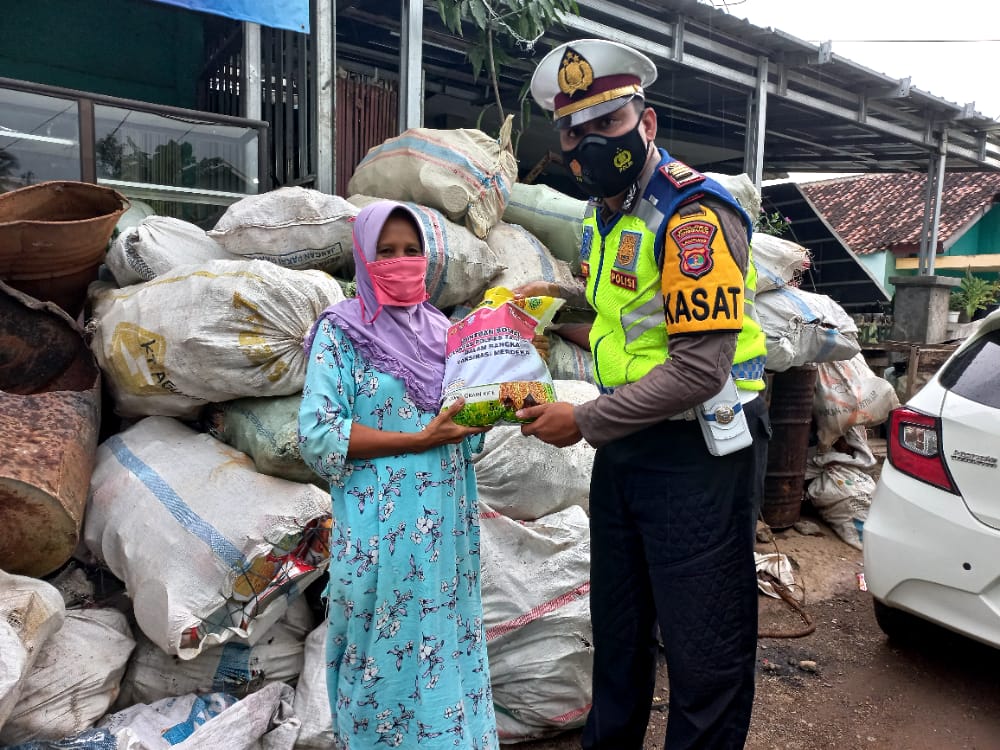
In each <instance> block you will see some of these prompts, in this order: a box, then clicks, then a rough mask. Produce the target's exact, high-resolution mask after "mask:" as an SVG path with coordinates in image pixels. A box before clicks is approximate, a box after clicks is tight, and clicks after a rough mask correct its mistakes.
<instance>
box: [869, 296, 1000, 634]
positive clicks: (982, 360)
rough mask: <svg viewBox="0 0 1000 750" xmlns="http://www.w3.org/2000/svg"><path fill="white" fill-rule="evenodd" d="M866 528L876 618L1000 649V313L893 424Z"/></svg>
mask: <svg viewBox="0 0 1000 750" xmlns="http://www.w3.org/2000/svg"><path fill="white" fill-rule="evenodd" d="M886 442H887V449H888V454H887V460H886V463H885V466H884V467H883V469H882V474H881V477H880V478H879V481H878V485H877V487H876V490H875V495H874V497H873V499H872V505H871V510H870V512H869V515H868V520H867V521H866V522H865V525H864V561H865V580H866V583H867V584H868V590H869V591H870V592H871V594H872V596H873V597H874V605H875V617H876V619H877V620H878V624H879V626H880V627H881V628H882V630H883V631H885V633H886V634H887V635H889V636H890V637H893V636H896V637H902V638H905V637H906V636H907V635H908V634H909V633H910V631H911V630H912V626H913V624H914V620H913V618H912V615H917V616H918V617H920V618H923V619H925V620H930V621H931V622H934V623H937V624H938V625H942V626H944V627H945V628H948V629H950V630H954V631H956V632H958V633H962V634H963V635H966V636H969V637H971V638H974V639H976V640H978V641H982V642H984V643H987V644H989V645H991V646H995V647H998V648H1000V466H998V465H997V464H998V458H1000V311H997V312H994V313H992V314H991V315H990V316H989V317H987V318H986V319H985V320H984V321H983V322H982V324H981V326H980V327H979V329H978V330H977V331H976V333H975V334H974V335H972V336H970V337H969V338H968V339H967V340H965V341H964V342H962V344H961V346H959V348H958V349H956V350H955V352H954V353H953V354H952V355H951V357H949V359H948V361H947V362H945V364H944V365H943V366H942V367H941V368H940V369H939V370H938V372H937V373H936V375H935V376H934V378H933V379H932V380H931V381H930V382H929V383H927V385H925V386H924V387H923V388H922V389H921V390H920V391H919V392H918V393H917V394H916V395H914V396H913V398H911V399H910V400H909V401H908V402H907V403H906V404H905V405H904V406H902V407H900V408H898V409H895V410H894V411H893V412H892V413H891V415H890V417H889V425H888V434H887V441H886Z"/></svg>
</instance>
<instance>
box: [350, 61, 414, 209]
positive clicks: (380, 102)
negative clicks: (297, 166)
mask: <svg viewBox="0 0 1000 750" xmlns="http://www.w3.org/2000/svg"><path fill="white" fill-rule="evenodd" d="M398 122H399V92H398V90H397V85H396V83H395V82H394V81H385V80H381V79H375V78H372V77H369V76H364V75H360V74H356V73H342V74H341V75H340V76H338V78H337V194H338V195H342V196H344V197H347V182H348V180H350V179H351V175H352V174H354V168H355V167H356V166H358V163H359V162H360V161H361V160H362V159H363V158H364V157H365V154H367V153H368V149H370V148H372V147H373V146H377V145H379V144H380V143H382V141H384V140H386V139H387V138H392V137H393V136H395V135H397V134H398Z"/></svg>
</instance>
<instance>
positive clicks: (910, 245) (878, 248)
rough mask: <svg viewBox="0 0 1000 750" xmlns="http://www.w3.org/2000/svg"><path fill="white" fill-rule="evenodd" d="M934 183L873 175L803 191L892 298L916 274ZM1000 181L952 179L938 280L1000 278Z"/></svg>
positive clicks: (941, 229)
mask: <svg viewBox="0 0 1000 750" xmlns="http://www.w3.org/2000/svg"><path fill="white" fill-rule="evenodd" d="M926 185H927V177H926V175H925V174H921V173H913V172H907V173H892V174H869V175H859V176H853V177H842V178H839V179H833V180H824V181H820V182H811V183H805V184H802V185H800V189H801V191H802V193H803V195H804V196H805V197H806V199H807V200H808V202H809V203H810V204H811V205H812V207H813V209H814V210H815V211H816V213H817V214H818V215H819V217H820V218H821V219H822V220H823V221H824V222H825V223H826V225H827V226H828V227H829V228H830V229H831V230H832V231H833V233H834V234H835V235H836V236H837V237H838V238H839V239H840V241H841V242H842V243H843V244H844V245H845V246H846V247H847V248H849V249H850V250H851V251H852V252H853V253H854V254H855V255H856V256H859V257H858V260H859V262H861V263H862V264H863V265H865V267H866V268H867V269H868V271H869V272H870V274H871V275H872V276H873V277H874V278H876V279H880V280H881V281H882V283H883V286H884V287H885V288H886V289H887V290H888V289H889V284H888V280H889V278H890V277H892V276H895V275H906V274H908V273H912V272H915V271H916V268H917V255H918V253H919V251H920V237H921V234H922V231H923V221H924V205H925V201H926ZM998 202H1000V173H996V172H953V173H947V174H946V175H945V183H944V189H943V191H942V196H941V216H940V221H939V225H938V235H937V254H936V255H935V262H934V267H935V273H938V274H943V275H962V274H964V273H965V270H966V268H969V267H971V268H972V270H973V271H975V272H976V273H977V274H982V275H984V276H987V277H992V276H993V275H995V274H996V272H997V271H1000V208H998V207H997V203H998Z"/></svg>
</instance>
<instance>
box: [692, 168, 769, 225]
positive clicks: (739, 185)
mask: <svg viewBox="0 0 1000 750" xmlns="http://www.w3.org/2000/svg"><path fill="white" fill-rule="evenodd" d="M702 174H704V175H705V176H706V177H710V178H711V179H713V180H715V181H716V182H718V183H719V184H720V185H722V187H724V188H725V189H726V190H728V191H729V193H730V195H732V196H733V197H734V198H735V199H736V202H737V203H739V204H740V206H741V207H742V208H743V210H744V211H746V212H747V213H748V214H750V219H751V220H753V221H756V220H757V217H758V216H760V190H758V189H757V186H756V185H754V184H753V180H751V179H750V175H748V174H746V173H745V172H744V173H743V174H732V175H730V174H720V173H719V172H702Z"/></svg>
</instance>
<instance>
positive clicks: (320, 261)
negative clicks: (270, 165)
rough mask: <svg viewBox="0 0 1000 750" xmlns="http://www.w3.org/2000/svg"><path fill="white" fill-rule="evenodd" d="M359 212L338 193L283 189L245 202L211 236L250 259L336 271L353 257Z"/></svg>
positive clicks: (225, 216) (233, 207)
mask: <svg viewBox="0 0 1000 750" xmlns="http://www.w3.org/2000/svg"><path fill="white" fill-rule="evenodd" d="M357 213H358V212H357V209H356V208H355V207H354V206H352V205H351V204H350V203H349V202H348V201H346V200H344V199H343V198H341V197H340V196H338V195H328V194H326V193H321V192H320V191H318V190H310V189H308V188H303V187H283V188H278V189H277V190H272V191H271V192H268V193H261V194H260V195H250V196H247V197H246V198H242V199H240V200H239V201H237V202H236V203H234V204H233V205H231V206H230V207H229V208H227V209H226V212H225V213H224V214H223V215H222V218H220V219H219V221H218V222H216V224H215V227H213V228H212V229H210V230H209V231H208V236H209V237H211V238H212V239H214V240H215V241H216V242H218V243H219V244H220V245H222V247H224V248H225V249H226V250H228V251H229V252H230V253H234V254H235V255H240V256H243V257H244V258H245V259H247V260H267V261H270V262H271V263H276V264H277V265H279V266H282V267H283V268H297V269H319V270H321V271H327V272H328V273H333V272H334V271H336V270H338V269H339V268H341V267H342V266H343V265H344V264H345V263H347V262H349V261H350V259H351V230H352V228H353V225H352V224H351V220H352V219H353V218H354V217H355V216H356V215H357Z"/></svg>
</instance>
